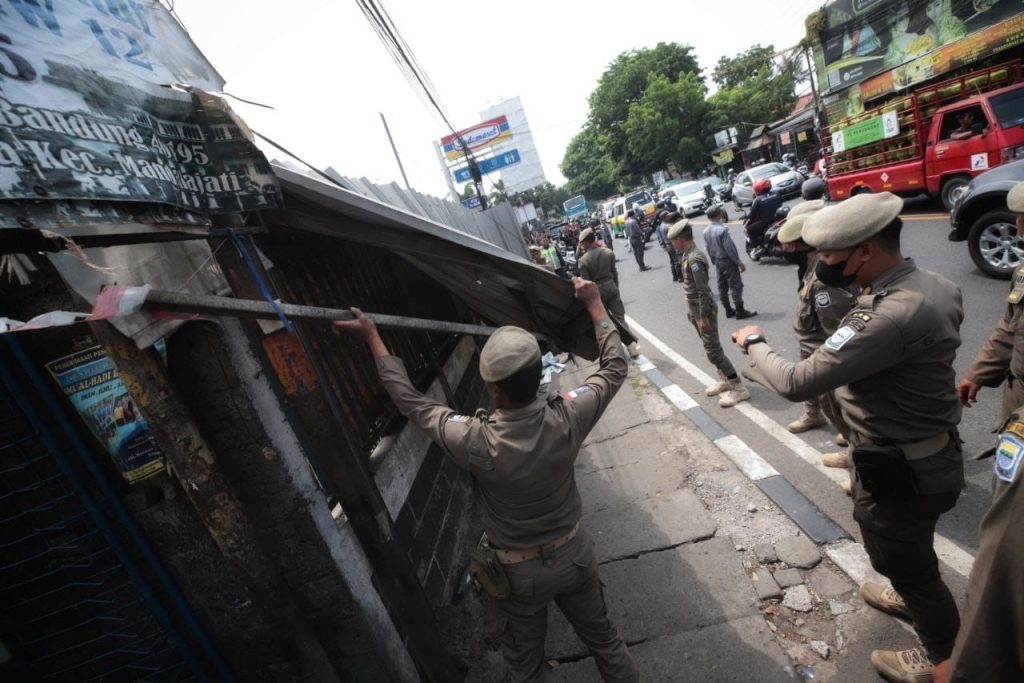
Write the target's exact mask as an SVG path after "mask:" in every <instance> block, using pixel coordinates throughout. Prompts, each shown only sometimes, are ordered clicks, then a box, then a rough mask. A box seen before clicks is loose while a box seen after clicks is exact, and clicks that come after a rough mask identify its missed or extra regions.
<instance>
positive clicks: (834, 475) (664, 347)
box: [626, 316, 974, 576]
mask: <svg viewBox="0 0 1024 683" xmlns="http://www.w3.org/2000/svg"><path fill="white" fill-rule="evenodd" d="M626 323H627V324H628V325H629V326H630V327H631V328H633V329H635V330H636V331H637V333H638V334H640V335H641V336H642V337H644V338H646V339H647V341H648V342H650V344H651V345H652V346H653V347H654V348H656V349H658V350H659V351H661V352H662V353H663V354H665V357H666V358H668V359H669V360H671V361H672V362H673V363H675V364H676V365H678V366H679V367H680V368H682V369H683V370H684V371H685V372H686V373H687V374H688V375H690V376H691V377H693V378H694V379H695V380H697V381H698V382H700V383H701V384H703V385H704V386H711V385H712V384H713V383H714V382H715V380H714V379H713V378H712V377H711V376H710V375H709V374H707V373H706V372H704V371H703V370H701V369H700V368H699V367H697V366H696V365H694V364H693V363H691V362H690V361H688V360H686V359H685V358H683V357H682V356H681V355H679V353H678V352H676V351H675V350H674V349H673V348H672V347H671V346H669V345H668V344H666V343H665V342H663V341H661V340H660V339H658V338H657V337H655V336H654V335H653V334H652V333H651V332H650V331H649V330H647V329H646V328H644V326H643V325H641V324H639V323H638V322H637V321H636V320H634V319H633V318H631V317H629V316H626ZM691 400H692V399H691ZM734 408H735V409H736V410H738V411H740V412H741V413H743V415H745V416H746V417H747V418H748V419H750V421H751V422H753V423H754V424H756V425H757V426H759V427H761V429H763V430H764V431H766V432H768V434H770V435H771V436H772V437H774V438H775V440H776V441H778V442H779V443H781V444H782V445H783V446H785V447H786V448H788V449H789V450H791V451H792V452H794V453H796V455H797V456H799V457H800V458H801V459H802V460H804V461H805V462H807V463H808V464H810V465H811V466H813V467H814V468H815V469H816V470H818V471H819V472H821V473H822V474H824V475H825V476H826V477H828V478H829V479H831V480H832V481H834V482H835V483H836V484H840V483H842V481H843V480H844V479H846V478H847V477H848V475H847V473H846V471H845V470H841V469H836V468H834V467H825V466H824V465H822V464H821V451H819V450H818V449H816V448H814V447H813V446H810V445H808V444H807V442H806V441H804V440H803V439H801V438H799V437H798V436H796V435H795V434H791V433H790V432H789V431H788V430H786V428H785V427H783V426H782V425H780V424H779V423H778V422H776V421H775V420H773V419H772V418H770V417H768V416H767V415H766V414H764V413H763V412H762V411H760V410H758V409H757V408H755V407H754V406H752V405H751V404H750V403H739V404H737V405H736V406H734ZM935 554H936V555H938V556H939V559H940V560H942V561H943V562H945V563H946V565H948V566H949V567H950V568H951V569H953V570H954V571H956V572H957V573H958V574H961V575H963V576H967V575H968V574H970V573H971V567H973V566H974V556H973V555H972V554H971V553H969V552H968V551H966V550H964V549H963V548H961V547H960V546H958V545H957V544H956V543H954V542H953V541H951V540H949V539H948V538H946V537H945V536H943V535H941V534H935Z"/></svg>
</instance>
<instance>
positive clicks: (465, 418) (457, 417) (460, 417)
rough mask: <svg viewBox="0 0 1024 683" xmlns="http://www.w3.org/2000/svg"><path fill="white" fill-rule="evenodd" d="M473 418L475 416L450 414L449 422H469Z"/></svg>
mask: <svg viewBox="0 0 1024 683" xmlns="http://www.w3.org/2000/svg"><path fill="white" fill-rule="evenodd" d="M472 419H473V418H471V417H470V416H469V415H449V416H448V421H449V422H469V421H470V420H472Z"/></svg>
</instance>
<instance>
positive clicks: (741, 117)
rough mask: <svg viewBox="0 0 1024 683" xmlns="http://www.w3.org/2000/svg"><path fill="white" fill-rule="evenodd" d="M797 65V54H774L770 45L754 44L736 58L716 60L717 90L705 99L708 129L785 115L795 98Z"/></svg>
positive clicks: (769, 120) (767, 121)
mask: <svg viewBox="0 0 1024 683" xmlns="http://www.w3.org/2000/svg"><path fill="white" fill-rule="evenodd" d="M800 68H801V63H800V62H799V57H797V58H795V59H794V58H791V57H785V56H776V55H775V48H774V47H773V46H771V45H768V46H766V47H761V46H760V45H755V46H753V47H752V48H750V49H749V50H747V51H746V52H741V53H740V54H739V55H737V56H736V57H731V58H730V57H723V58H721V59H720V60H718V64H717V65H716V66H715V69H714V71H713V72H712V78H713V79H714V81H715V83H716V84H718V86H719V90H718V92H716V93H715V94H714V95H712V96H711V97H709V98H708V105H709V107H710V115H709V117H708V123H709V124H710V125H709V131H710V132H714V131H715V130H719V129H721V128H723V127H725V126H728V125H732V124H735V123H739V122H746V123H754V124H760V123H771V122H772V121H777V120H778V119H781V118H783V117H785V116H786V115H787V114H788V113H789V112H790V111H792V109H793V104H794V102H795V101H796V95H795V92H794V91H795V84H796V77H795V74H796V73H797V72H798V71H799V70H800Z"/></svg>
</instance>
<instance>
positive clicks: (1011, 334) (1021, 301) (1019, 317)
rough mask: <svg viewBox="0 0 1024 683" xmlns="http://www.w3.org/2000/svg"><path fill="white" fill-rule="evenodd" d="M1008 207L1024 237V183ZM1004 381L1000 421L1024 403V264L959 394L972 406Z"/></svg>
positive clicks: (1015, 274)
mask: <svg viewBox="0 0 1024 683" xmlns="http://www.w3.org/2000/svg"><path fill="white" fill-rule="evenodd" d="M1006 205H1007V207H1009V209H1010V211H1013V212H1014V213H1016V214H1017V234H1018V235H1024V216H1022V214H1024V182H1022V183H1017V184H1016V185H1014V186H1013V188H1012V189H1011V190H1010V192H1009V194H1007V195H1006ZM1004 382H1005V383H1006V384H1005V386H1004V388H1003V409H1002V415H1001V416H1000V420H1005V419H1006V416H1007V415H1009V414H1010V411H1011V410H1014V409H1016V407H1017V406H1019V405H1021V404H1024V263H1022V264H1021V265H1019V266H1017V268H1016V269H1015V270H1014V271H1013V277H1012V278H1011V279H1010V294H1009V296H1007V297H1006V312H1005V313H1004V314H1003V317H1002V318H1001V319H1000V320H999V322H998V323H996V327H995V329H994V330H992V335H991V336H990V337H989V338H988V341H987V342H985V344H984V345H983V346H982V347H981V350H980V351H978V355H977V356H975V357H974V362H972V363H971V367H970V368H968V370H967V376H966V377H964V378H963V379H962V380H960V384H959V385H957V393H958V394H959V395H960V401H961V402H962V403H963V404H964V406H967V407H970V406H972V405H973V404H974V403H976V402H977V396H978V391H980V390H981V387H983V386H984V387H997V386H999V385H1000V384H1003V383H1004Z"/></svg>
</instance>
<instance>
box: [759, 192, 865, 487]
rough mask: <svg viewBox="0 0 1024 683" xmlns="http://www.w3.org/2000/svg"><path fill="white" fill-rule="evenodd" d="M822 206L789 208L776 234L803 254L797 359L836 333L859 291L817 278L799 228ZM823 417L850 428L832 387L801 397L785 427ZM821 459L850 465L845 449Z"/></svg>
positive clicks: (804, 426) (844, 430)
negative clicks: (797, 414)
mask: <svg viewBox="0 0 1024 683" xmlns="http://www.w3.org/2000/svg"><path fill="white" fill-rule="evenodd" d="M822 208H824V202H822V201H821V200H820V199H819V200H812V201H809V202H804V203H803V204H798V205H797V206H796V208H794V209H793V210H792V211H790V213H789V217H788V218H787V219H786V222H785V223H784V224H783V226H782V229H781V230H779V235H778V238H779V243H780V244H781V245H782V251H783V252H784V253H786V254H801V255H803V256H804V258H805V260H804V264H805V266H806V272H805V273H804V277H803V280H802V281H801V283H800V291H799V294H798V297H797V305H796V318H795V319H794V321H793V331H794V332H795V333H796V341H797V344H798V346H799V348H800V360H804V359H806V358H810V356H811V354H812V353H814V351H815V350H816V349H817V348H818V347H819V346H821V345H822V344H824V343H825V340H826V339H828V338H829V337H830V336H832V335H833V334H834V333H835V331H836V330H837V329H838V328H839V323H840V322H841V321H842V320H843V318H844V317H845V316H846V314H847V313H848V312H849V311H850V308H852V307H853V302H854V301H855V300H856V297H857V293H858V292H859V291H860V287H857V286H856V285H848V286H846V287H829V286H828V285H826V284H825V283H823V282H822V281H821V280H819V279H818V276H817V274H815V272H814V267H815V265H816V264H817V262H818V252H817V251H816V250H815V249H814V247H812V246H810V245H809V244H807V243H806V242H805V241H804V240H803V239H802V232H803V227H804V224H805V223H806V222H807V219H809V218H810V217H811V216H812V215H813V214H814V213H815V212H816V211H819V210H821V209H822ZM826 417H827V418H828V421H830V422H831V423H832V424H833V426H835V428H836V431H837V432H838V433H839V435H840V437H842V441H846V437H847V435H848V433H849V428H848V427H847V426H846V421H845V420H843V414H842V411H841V410H840V408H839V404H838V403H837V402H836V399H835V395H834V394H833V393H832V392H831V391H826V392H824V393H822V394H821V395H820V396H815V397H814V398H811V399H808V400H806V401H804V414H803V415H802V416H801V417H800V418H799V419H797V420H794V421H793V422H790V423H789V425H787V427H786V428H787V429H788V430H789V431H791V432H793V433H794V434H799V433H801V432H806V431H808V430H810V429H814V428H815V427H820V426H821V425H823V424H825V422H826V419H825V418H826ZM821 460H822V462H823V463H824V464H825V465H827V466H828V467H843V468H845V467H849V465H850V460H849V457H848V456H847V454H846V452H845V451H843V452H835V453H825V454H824V455H822V458H821Z"/></svg>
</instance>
